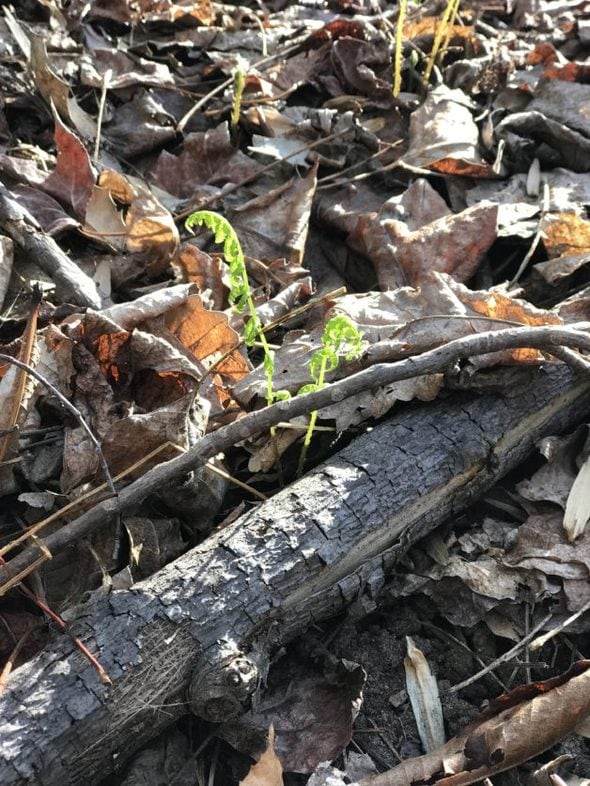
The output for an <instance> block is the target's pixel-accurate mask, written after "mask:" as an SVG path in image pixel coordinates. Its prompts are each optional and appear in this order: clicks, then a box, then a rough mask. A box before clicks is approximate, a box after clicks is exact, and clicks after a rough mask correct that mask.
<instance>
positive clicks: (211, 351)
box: [164, 295, 252, 384]
mask: <svg viewBox="0 0 590 786" xmlns="http://www.w3.org/2000/svg"><path fill="white" fill-rule="evenodd" d="M164 324H165V326H166V329H167V330H168V331H170V333H172V334H173V335H174V336H175V337H176V338H177V339H178V341H180V343H181V344H182V345H183V346H184V347H186V348H187V349H189V350H190V351H191V352H192V353H193V355H194V356H195V357H196V358H198V359H199V360H200V361H202V362H203V363H204V365H205V366H206V367H210V366H211V365H213V363H215V362H217V361H219V359H220V358H221V357H222V356H223V355H225V354H227V353H230V354H229V355H228V357H227V358H225V360H223V361H222V362H221V363H220V364H219V365H218V366H217V367H216V371H217V373H218V374H220V375H221V376H223V377H224V378H225V379H226V380H227V381H228V382H229V383H230V384H235V383H236V382H239V380H241V379H243V378H244V377H245V376H246V374H248V373H249V372H250V370H251V368H252V367H251V365H250V363H249V361H248V359H247V358H246V357H245V356H244V355H243V354H242V353H241V352H240V351H239V349H238V347H239V345H240V337H239V336H238V334H237V333H236V331H235V330H233V328H231V327H230V326H229V324H228V318H227V315H226V314H224V313H222V312H220V311H209V310H208V309H206V308H205V307H204V305H203V302H202V300H201V298H200V297H199V296H198V295H191V296H190V297H189V298H188V299H187V300H186V302H185V303H182V304H181V305H179V306H176V307H174V308H172V309H170V310H169V311H168V312H167V313H166V315H165V317H164ZM232 350H234V351H232Z"/></svg>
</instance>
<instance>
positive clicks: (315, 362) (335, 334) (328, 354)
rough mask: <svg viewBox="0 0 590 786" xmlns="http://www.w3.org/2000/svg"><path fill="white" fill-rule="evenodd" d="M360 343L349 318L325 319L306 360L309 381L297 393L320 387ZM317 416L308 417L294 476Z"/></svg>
mask: <svg viewBox="0 0 590 786" xmlns="http://www.w3.org/2000/svg"><path fill="white" fill-rule="evenodd" d="M362 346H363V336H362V333H361V332H360V331H359V329H358V327H357V326H356V325H355V324H354V322H353V321H352V320H351V319H349V318H348V317H347V316H344V315H339V316H335V317H332V319H330V320H328V322H326V325H325V327H324V332H323V333H322V346H321V348H320V349H318V350H316V351H315V352H314V353H313V355H312V356H311V360H310V361H309V372H310V374H311V378H312V379H313V382H310V383H309V384H307V385H304V386H303V387H302V388H300V389H299V391H298V392H299V393H311V392H312V391H315V390H321V389H322V388H323V387H324V385H325V382H326V374H329V373H330V372H331V371H334V370H335V369H336V368H338V365H339V364H340V359H341V358H344V359H345V360H352V359H353V358H356V357H359V355H360V354H361V352H362ZM317 417H318V412H317V409H316V410H314V411H313V412H312V413H311V415H310V418H309V425H308V427H307V432H306V434H305V439H304V440H303V446H302V448H301V453H300V455H299V464H298V467H297V474H298V475H301V474H302V473H303V468H304V466H305V458H306V456H307V451H308V448H309V446H310V444H311V438H312V436H313V430H314V428H315V424H316V420H317Z"/></svg>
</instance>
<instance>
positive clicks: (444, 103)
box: [403, 85, 493, 177]
mask: <svg viewBox="0 0 590 786" xmlns="http://www.w3.org/2000/svg"><path fill="white" fill-rule="evenodd" d="M471 106H472V105H471V102H470V101H469V99H468V98H467V97H466V95H465V94H464V93H463V91H462V90H451V89H449V88H448V87H446V85H439V86H438V87H436V88H434V89H433V90H430V92H429V93H428V96H427V98H426V100H425V101H424V103H423V104H422V106H421V107H420V108H419V109H417V110H416V111H415V112H413V113H412V116H411V119H410V147H409V149H408V151H407V153H405V154H404V156H403V162H404V163H405V164H407V165H408V166H411V167H420V168H421V169H432V170H435V171H437V172H444V173H446V174H454V175H471V176H474V175H475V176H478V177H492V176H493V170H492V167H491V166H490V164H487V163H486V162H485V161H484V159H483V158H482V155H481V152H480V150H479V130H478V128H477V125H476V123H475V121H474V119H473V116H472V114H471V111H470V107H471Z"/></svg>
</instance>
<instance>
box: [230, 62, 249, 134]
mask: <svg viewBox="0 0 590 786" xmlns="http://www.w3.org/2000/svg"><path fill="white" fill-rule="evenodd" d="M245 84H246V75H245V74H244V72H243V71H242V69H241V68H238V69H237V70H236V72H235V74H234V102H233V105H232V110H231V127H232V128H237V127H238V123H239V122H240V109H241V107H242V95H243V93H244V85H245Z"/></svg>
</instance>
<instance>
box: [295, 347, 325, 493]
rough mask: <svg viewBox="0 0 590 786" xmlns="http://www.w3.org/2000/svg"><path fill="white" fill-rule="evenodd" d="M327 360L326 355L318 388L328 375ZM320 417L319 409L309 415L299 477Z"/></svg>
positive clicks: (298, 469) (322, 385) (298, 465)
mask: <svg viewBox="0 0 590 786" xmlns="http://www.w3.org/2000/svg"><path fill="white" fill-rule="evenodd" d="M326 362H327V358H326V357H325V356H324V357H323V358H322V365H321V366H320V372H319V374H318V382H317V385H318V390H321V388H323V387H324V381H325V376H326ZM317 419H318V411H317V409H314V410H313V412H312V413H311V414H310V416H309V425H308V427H307V431H306V432H305V439H304V440H303V445H302V446H301V453H300V454H299V462H298V464H297V477H298V478H300V477H301V475H303V468H304V467H305V459H306V458H307V451H308V449H309V446H310V445H311V438H312V436H313V430H314V428H315V424H316V420H317Z"/></svg>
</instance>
